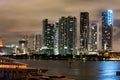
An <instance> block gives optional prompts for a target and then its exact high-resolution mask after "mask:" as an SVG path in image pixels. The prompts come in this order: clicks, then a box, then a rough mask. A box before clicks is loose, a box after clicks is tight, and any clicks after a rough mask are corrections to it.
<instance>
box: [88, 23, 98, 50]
mask: <svg viewBox="0 0 120 80" xmlns="http://www.w3.org/2000/svg"><path fill="white" fill-rule="evenodd" d="M89 33H90V37H89V40H90V48H89V51H98V50H99V26H98V24H97V23H96V22H94V23H92V24H91V26H90V32H89Z"/></svg>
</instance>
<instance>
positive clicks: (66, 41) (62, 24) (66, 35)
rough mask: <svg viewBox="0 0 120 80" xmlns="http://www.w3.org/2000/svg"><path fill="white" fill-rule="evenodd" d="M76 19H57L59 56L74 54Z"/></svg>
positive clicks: (70, 17) (71, 17)
mask: <svg viewBox="0 0 120 80" xmlns="http://www.w3.org/2000/svg"><path fill="white" fill-rule="evenodd" d="M76 22H77V21H76V17H73V16H68V17H64V16H63V17H61V18H60V19H59V30H58V32H59V37H58V45H59V54H60V55H67V54H72V55H73V54H75V47H76Z"/></svg>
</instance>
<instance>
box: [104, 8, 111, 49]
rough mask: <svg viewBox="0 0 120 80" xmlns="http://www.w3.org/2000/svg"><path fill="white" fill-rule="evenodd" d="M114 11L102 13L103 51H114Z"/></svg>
mask: <svg viewBox="0 0 120 80" xmlns="http://www.w3.org/2000/svg"><path fill="white" fill-rule="evenodd" d="M112 27H113V11H112V10H107V11H104V12H102V50H107V51H111V50H112Z"/></svg>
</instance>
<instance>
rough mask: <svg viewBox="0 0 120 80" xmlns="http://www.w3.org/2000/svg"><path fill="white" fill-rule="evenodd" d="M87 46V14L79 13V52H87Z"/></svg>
mask: <svg viewBox="0 0 120 80" xmlns="http://www.w3.org/2000/svg"><path fill="white" fill-rule="evenodd" d="M88 44H89V13H88V12H81V13H80V51H82V52H86V51H88Z"/></svg>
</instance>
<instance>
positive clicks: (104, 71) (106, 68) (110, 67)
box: [99, 61, 120, 80]
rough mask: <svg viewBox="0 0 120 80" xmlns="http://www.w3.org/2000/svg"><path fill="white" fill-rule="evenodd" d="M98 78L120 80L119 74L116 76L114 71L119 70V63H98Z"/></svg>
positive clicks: (101, 79)
mask: <svg viewBox="0 0 120 80" xmlns="http://www.w3.org/2000/svg"><path fill="white" fill-rule="evenodd" d="M99 65H100V66H99V69H100V70H101V71H100V75H99V76H100V80H120V77H119V76H116V71H119V70H120V63H119V62H114V61H109V62H107V61H106V62H102V63H100V64H99Z"/></svg>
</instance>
